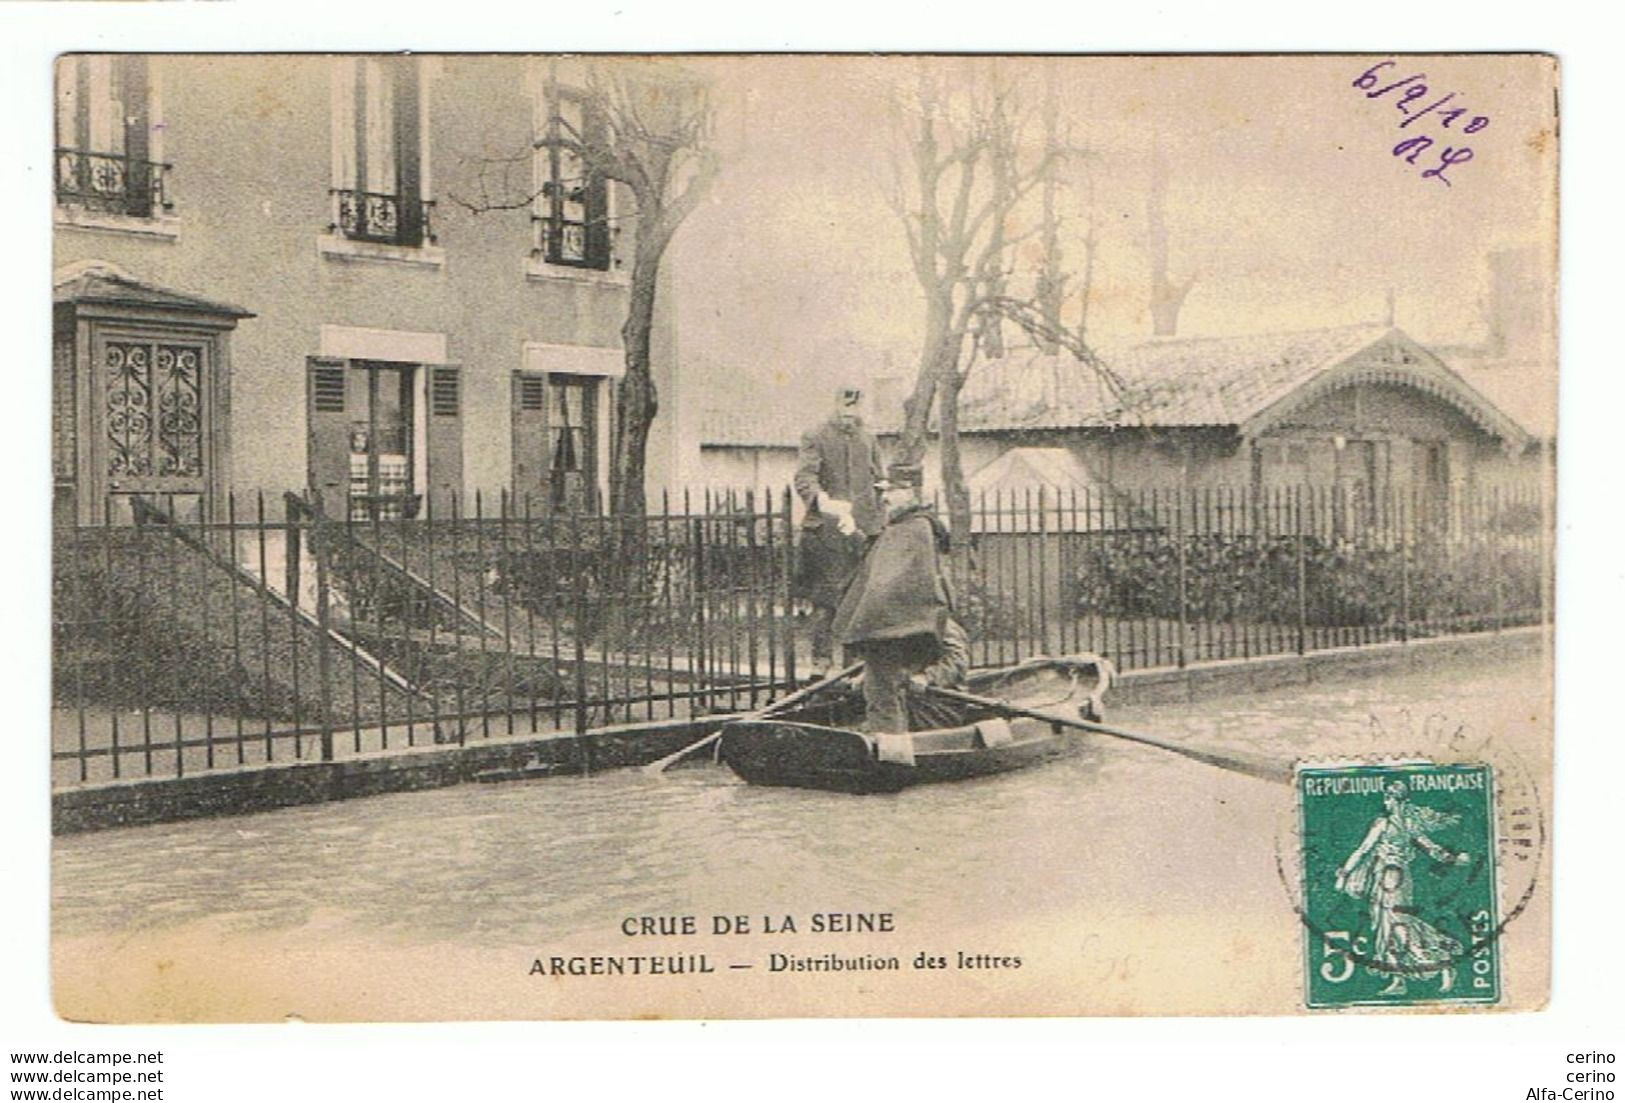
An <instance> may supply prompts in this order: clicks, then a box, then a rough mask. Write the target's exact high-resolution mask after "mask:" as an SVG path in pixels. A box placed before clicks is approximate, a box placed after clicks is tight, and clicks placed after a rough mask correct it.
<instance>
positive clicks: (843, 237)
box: [673, 54, 1556, 408]
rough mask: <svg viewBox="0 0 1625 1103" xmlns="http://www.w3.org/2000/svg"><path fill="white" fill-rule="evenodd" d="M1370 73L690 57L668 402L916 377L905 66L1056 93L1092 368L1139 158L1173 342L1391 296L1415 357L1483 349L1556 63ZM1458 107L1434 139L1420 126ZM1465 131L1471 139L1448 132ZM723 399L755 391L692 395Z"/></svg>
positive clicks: (1470, 61) (1550, 148) (1132, 220)
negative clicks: (1076, 154)
mask: <svg viewBox="0 0 1625 1103" xmlns="http://www.w3.org/2000/svg"><path fill="white" fill-rule="evenodd" d="M1384 60H1387V58H1386V56H1385V55H1381V54H1376V55H1369V56H1364V55H1348V56H1338V57H1320V58H1301V57H1300V58H1279V57H1276V58H1268V57H1203V58H1192V57H1185V58H1174V57H1150V58H1131V57H1110V58H1064V59H1036V58H1028V59H1003V60H1001V61H998V62H993V61H990V60H988V59H968V58H939V59H932V60H924V61H922V60H919V59H912V58H866V57H842V58H829V57H826V58H795V57H771V56H768V57H754V58H749V57H747V58H695V59H690V60H689V62H688V64H691V65H692V66H694V67H695V68H697V69H699V70H700V71H702V72H704V73H705V74H706V75H707V77H709V78H710V79H711V80H712V81H713V88H714V98H715V102H716V104H717V111H718V131H717V140H718V148H719V150H720V152H721V155H722V159H723V169H722V173H721V175H720V177H719V178H718V180H717V181H716V184H715V185H714V188H713V190H712V192H711V194H710V198H709V202H707V203H706V204H705V205H704V206H703V207H702V208H701V209H700V210H699V211H697V212H696V213H695V214H694V215H693V216H691V218H690V220H689V223H688V224H687V225H685V226H684V228H683V229H682V231H681V232H680V234H679V236H678V238H677V239H676V241H675V242H674V245H673V264H674V270H675V271H676V273H678V278H677V280H676V282H675V287H676V288H677V289H679V290H680V292H681V294H680V298H679V299H678V300H677V317H678V324H679V347H680V349H681V355H682V362H683V371H684V376H685V380H686V386H687V387H689V388H690V393H691V394H692V393H695V391H696V388H695V385H696V384H701V382H702V381H704V385H701V386H699V387H698V388H697V390H698V392H700V393H703V394H704V396H705V397H704V399H703V401H704V402H705V403H706V404H707V405H709V406H726V405H729V404H730V403H733V404H736V406H735V408H749V406H750V405H751V404H753V403H756V402H758V401H760V400H761V399H762V398H763V397H764V394H766V395H769V396H771V397H772V398H774V399H786V400H794V399H799V398H801V397H807V398H808V399H809V400H810V399H811V397H812V396H814V395H822V394H823V392H824V391H825V390H827V389H828V384H829V382H830V381H831V380H832V379H833V377H835V376H836V375H855V376H858V377H860V378H863V377H868V378H871V379H872V378H873V377H874V376H876V375H880V374H886V373H897V374H902V375H904V376H906V377H912V375H913V372H914V365H915V363H916V362H917V358H918V355H919V348H920V338H921V331H922V317H923V310H924V307H923V298H922V294H921V291H920V288H919V286H918V284H917V282H916V281H915V278H914V276H913V274H912V270H911V268H910V266H909V262H908V255H907V252H906V246H905V243H904V237H903V232H902V228H901V222H900V221H899V219H898V217H897V216H896V215H895V214H894V213H893V211H892V209H891V208H890V207H889V206H888V205H887V203H886V195H887V191H888V182H889V180H891V179H892V176H891V173H892V172H893V168H892V165H893V159H894V158H896V157H897V156H898V155H899V152H900V151H901V153H902V156H903V157H905V158H906V147H903V146H902V145H901V142H902V139H901V138H900V137H899V133H898V130H897V128H896V123H895V120H896V119H897V118H898V115H897V112H898V110H899V105H903V108H902V109H904V110H906V109H907V104H908V101H909V96H910V93H911V91H912V90H913V89H914V88H915V87H917V85H916V83H915V82H916V81H917V80H918V79H919V74H920V72H921V70H922V68H923V69H925V70H927V71H928V72H929V74H930V75H931V76H932V77H933V78H935V79H940V80H944V81H947V82H948V83H949V84H950V85H952V86H954V87H957V88H959V89H961V90H963V89H965V88H971V87H975V86H977V84H978V82H982V83H985V82H986V81H987V80H988V78H989V73H990V72H991V71H992V70H994V69H995V68H997V70H998V72H999V74H1000V76H1001V79H1005V80H1012V81H1015V82H1016V83H1018V84H1023V85H1025V87H1026V102H1027V103H1028V104H1030V105H1031V107H1032V110H1033V113H1034V116H1035V119H1036V115H1037V110H1038V106H1039V104H1040V103H1041V101H1042V99H1043V92H1042V89H1043V87H1044V83H1045V81H1046V79H1047V80H1048V81H1049V82H1051V83H1052V84H1053V87H1054V88H1055V96H1056V102H1057V117H1058V122H1059V127H1060V129H1062V130H1063V132H1064V133H1066V134H1067V135H1069V139H1070V141H1069V144H1070V146H1072V147H1073V148H1075V149H1077V150H1079V151H1080V152H1081V154H1082V156H1083V157H1084V158H1086V160H1072V161H1069V163H1068V164H1067V165H1066V166H1065V167H1064V168H1063V169H1062V172H1061V184H1062V189H1063V191H1062V196H1061V199H1060V207H1061V210H1062V215H1063V219H1064V221H1063V226H1062V231H1061V233H1062V240H1061V246H1062V253H1063V263H1064V264H1066V265H1067V266H1069V267H1073V268H1074V270H1076V266H1078V265H1079V264H1080V263H1081V257H1082V249H1081V240H1082V233H1083V227H1084V225H1085V221H1086V216H1087V213H1088V205H1087V203H1086V201H1085V191H1084V187H1083V183H1084V179H1085V175H1084V174H1085V168H1084V166H1085V165H1087V171H1088V172H1091V173H1092V174H1093V177H1094V180H1095V197H1094V205H1093V211H1094V217H1095V219H1096V224H1097V232H1098V237H1099V246H1098V252H1097V259H1096V265H1095V283H1094V287H1093V293H1092V296H1091V300H1090V330H1091V334H1092V340H1093V341H1095V342H1096V343H1098V344H1099V345H1101V346H1102V347H1104V348H1107V349H1109V348H1110V347H1111V346H1112V345H1114V344H1122V343H1126V342H1132V341H1137V340H1140V339H1144V338H1146V337H1149V336H1150V333H1151V327H1150V315H1149V310H1148V300H1149V270H1150V259H1149V253H1148V250H1147V212H1146V201H1147V191H1148V185H1149V181H1150V179H1151V175H1152V169H1151V165H1152V158H1153V152H1154V151H1160V156H1161V157H1162V159H1163V161H1164V163H1165V164H1166V165H1167V203H1166V216H1165V217H1166V224H1167V227H1168V252H1169V271H1170V275H1171V276H1172V277H1174V278H1175V279H1183V278H1186V277H1189V276H1192V275H1194V276H1195V283H1194V285H1193V289H1192V290H1191V292H1190V294H1189V297H1188V298H1187V300H1186V302H1185V306H1184V309H1183V311H1182V313H1181V315H1180V320H1179V333H1180V334H1181V335H1189V336H1207V335H1218V334H1233V333H1252V332H1266V331H1273V330H1290V329H1301V328H1313V327H1320V326H1334V325H1342V324H1349V323H1361V322H1376V321H1380V320H1382V318H1383V316H1384V314H1385V302H1386V299H1387V296H1388V293H1389V291H1390V290H1392V292H1393V295H1394V300H1395V316H1396V321H1397V323H1398V324H1399V325H1400V326H1401V327H1402V328H1404V329H1405V330H1406V331H1407V332H1409V333H1410V334H1412V335H1413V336H1415V337H1417V338H1418V339H1420V340H1423V341H1424V342H1430V343H1447V344H1448V343H1463V342H1471V341H1475V340H1478V339H1480V338H1481V337H1482V336H1483V331H1484V322H1483V318H1482V315H1481V312H1480V304H1481V301H1482V299H1483V298H1484V297H1485V295H1486V293H1487V288H1488V284H1487V267H1486V257H1487V255H1488V253H1489V252H1490V251H1491V250H1493V249H1497V248H1504V247H1516V246H1531V245H1532V246H1537V247H1540V248H1542V249H1544V250H1546V251H1548V253H1550V251H1552V250H1554V249H1555V244H1554V242H1555V235H1556V222H1555V199H1554V198H1553V197H1554V195H1555V184H1556V180H1555V173H1556V168H1555V164H1556V153H1555V141H1554V140H1553V134H1552V111H1553V101H1552V94H1551V80H1552V77H1551V66H1552V64H1553V63H1551V62H1550V61H1549V59H1544V58H1539V57H1532V56H1521V57H1517V56H1499V57H1496V56H1482V55H1481V56H1477V57H1463V56H1457V57H1426V58H1416V57H1409V58H1398V59H1395V63H1394V64H1393V65H1389V66H1385V67H1382V68H1380V69H1378V70H1377V72H1376V74H1375V76H1376V77H1377V78H1380V80H1381V83H1375V84H1374V83H1372V82H1371V81H1367V82H1366V83H1367V87H1366V88H1361V87H1356V86H1355V81H1356V80H1357V79H1358V78H1360V77H1361V75H1362V73H1363V72H1364V71H1365V70H1367V69H1368V68H1370V67H1371V66H1373V65H1376V64H1378V63H1380V62H1382V61H1384ZM1046 67H1047V68H1048V71H1049V75H1048V77H1046V76H1045V69H1046ZM1415 74H1421V76H1422V78H1423V79H1421V80H1420V81H1417V82H1413V84H1408V85H1405V86H1403V87H1401V88H1399V89H1396V90H1394V91H1392V92H1389V93H1386V94H1385V95H1382V96H1380V97H1377V98H1371V97H1368V96H1367V95H1366V92H1367V91H1368V90H1370V91H1376V90H1377V89H1380V88H1382V87H1384V86H1386V85H1388V84H1391V83H1394V82H1395V81H1398V80H1402V79H1404V78H1405V77H1408V76H1412V75H1415ZM1415 84H1422V85H1425V86H1427V89H1428V93H1429V94H1427V95H1426V96H1422V97H1419V98H1417V99H1416V100H1414V101H1413V102H1411V103H1410V104H1408V105H1407V106H1408V107H1409V108H1410V109H1411V110H1413V111H1414V110H1416V109H1418V108H1421V107H1424V106H1426V105H1427V104H1429V103H1433V102H1434V101H1436V100H1438V99H1440V98H1441V97H1444V96H1446V95H1448V94H1450V93H1454V96H1453V98H1451V99H1450V100H1447V101H1446V103H1445V104H1444V105H1443V106H1442V107H1440V108H1438V109H1436V110H1435V111H1434V112H1433V113H1431V114H1430V115H1424V116H1421V117H1419V118H1417V119H1415V120H1414V121H1412V122H1411V123H1409V125H1407V126H1405V127H1401V126H1400V125H1399V124H1400V123H1401V122H1403V121H1404V120H1406V119H1407V115H1406V114H1404V113H1403V112H1402V111H1401V110H1399V109H1398V108H1397V107H1396V106H1395V104H1396V101H1397V100H1398V99H1399V97H1400V96H1401V95H1403V94H1404V93H1405V92H1406V91H1407V90H1409V89H1410V88H1412V87H1414V85H1415ZM1457 106H1460V107H1464V108H1465V109H1466V110H1465V113H1464V114H1462V115H1460V116H1457V117H1456V118H1454V119H1453V120H1452V122H1451V127H1452V129H1453V130H1455V131H1456V132H1458V133H1457V136H1455V137H1451V134H1452V129H1445V128H1443V127H1441V126H1440V125H1439V122H1438V120H1440V119H1441V118H1442V117H1443V116H1442V112H1443V111H1446V110H1449V109H1450V108H1452V107H1457ZM1474 116H1482V117H1483V118H1485V119H1487V120H1488V122H1487V123H1485V124H1483V125H1482V126H1481V128H1480V129H1478V131H1477V133H1475V134H1473V135H1461V134H1459V130H1460V128H1461V127H1463V126H1465V125H1467V124H1468V123H1469V122H1471V121H1472V119H1473V117H1474ZM1031 132H1032V133H1033V134H1034V135H1035V136H1036V135H1039V134H1040V133H1041V130H1040V128H1039V126H1038V124H1037V122H1036V121H1035V122H1034V123H1033V124H1032V131H1031ZM1419 135H1425V136H1428V137H1433V138H1434V139H1436V141H1435V145H1434V146H1433V148H1432V149H1431V150H1423V151H1422V152H1421V153H1420V154H1419V155H1418V158H1417V163H1416V164H1415V165H1410V164H1407V163H1406V162H1405V160H1404V158H1403V157H1396V156H1394V155H1393V153H1392V149H1393V147H1394V146H1395V145H1396V144H1397V143H1399V142H1401V141H1404V140H1406V139H1408V138H1413V137H1416V136H1419ZM1447 145H1450V146H1460V145H1468V146H1469V147H1470V148H1471V149H1472V150H1473V156H1472V159H1471V160H1470V161H1465V162H1461V163H1457V164H1455V165H1452V166H1450V167H1449V168H1448V170H1447V172H1446V176H1447V177H1448V178H1449V179H1450V181H1451V182H1450V184H1449V185H1446V184H1444V183H1443V182H1442V181H1440V180H1438V179H1429V178H1424V177H1423V176H1422V175H1421V173H1422V172H1423V170H1424V169H1426V168H1428V167H1430V166H1432V165H1434V164H1437V162H1436V161H1434V160H1430V159H1429V158H1431V157H1432V156H1433V154H1434V153H1436V152H1437V151H1440V150H1442V149H1443V148H1444V147H1445V146H1447ZM1077 309H1078V308H1077V304H1076V302H1072V303H1069V304H1068V305H1067V306H1066V308H1065V317H1066V319H1067V320H1069V321H1070V320H1073V319H1075V318H1076V316H1077ZM735 379H749V380H751V381H752V382H751V383H749V384H747V385H743V386H737V387H717V386H712V385H709V384H711V383H715V382H725V381H728V380H735ZM767 384H771V385H772V387H773V388H775V389H773V390H770V391H766V392H764V391H763V389H762V387H763V386H764V385H767ZM819 401H820V402H821V401H822V400H821V399H819Z"/></svg>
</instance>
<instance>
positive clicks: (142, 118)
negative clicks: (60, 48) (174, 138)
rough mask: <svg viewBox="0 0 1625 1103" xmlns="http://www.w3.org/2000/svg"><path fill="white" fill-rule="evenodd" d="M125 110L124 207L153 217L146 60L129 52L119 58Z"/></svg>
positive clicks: (133, 212)
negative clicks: (127, 161) (126, 163)
mask: <svg viewBox="0 0 1625 1103" xmlns="http://www.w3.org/2000/svg"><path fill="white" fill-rule="evenodd" d="M118 65H119V69H120V74H121V76H122V77H123V80H122V81H121V84H122V89H121V94H120V99H121V100H122V102H123V110H124V120H123V121H124V152H125V154H126V155H127V156H128V157H129V159H130V162H129V168H128V170H127V175H126V177H125V184H124V189H125V196H124V199H125V204H126V206H125V210H126V211H128V212H129V214H130V216H131V217H132V218H151V217H152V186H153V179H152V167H151V165H150V164H148V162H149V161H150V160H151V157H150V154H149V152H148V150H149V149H150V140H151V135H150V133H149V132H148V128H147V59H146V58H145V57H143V56H141V55H140V54H130V55H128V56H124V57H120V58H119V59H118Z"/></svg>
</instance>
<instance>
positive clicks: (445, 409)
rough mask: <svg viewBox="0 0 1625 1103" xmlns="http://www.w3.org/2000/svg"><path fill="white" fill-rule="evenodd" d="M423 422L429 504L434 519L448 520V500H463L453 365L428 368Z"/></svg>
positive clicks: (459, 380) (458, 392)
mask: <svg viewBox="0 0 1625 1103" xmlns="http://www.w3.org/2000/svg"><path fill="white" fill-rule="evenodd" d="M424 370H426V371H427V372H428V373H429V378H428V397H429V416H428V418H427V422H428V428H427V437H428V439H427V441H426V442H425V444H426V447H427V449H428V480H429V486H428V493H429V503H430V505H431V507H432V508H433V510H434V513H435V516H437V517H449V516H451V507H452V496H453V495H456V496H457V501H458V508H459V509H460V510H463V511H464V512H467V510H466V509H464V507H463V505H462V497H463V375H462V370H461V369H460V368H459V367H458V366H457V365H455V364H429V365H427V366H426V367H425V369H424Z"/></svg>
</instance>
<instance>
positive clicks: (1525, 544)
mask: <svg viewBox="0 0 1625 1103" xmlns="http://www.w3.org/2000/svg"><path fill="white" fill-rule="evenodd" d="M1547 501H1548V499H1547V497H1546V495H1545V494H1543V492H1542V490H1541V488H1539V487H1537V486H1528V485H1525V486H1516V487H1492V488H1486V489H1482V490H1476V491H1466V490H1462V491H1458V492H1457V493H1455V494H1452V495H1450V496H1449V497H1448V498H1441V497H1437V496H1430V495H1425V494H1422V493H1420V492H1418V493H1410V492H1406V491H1394V492H1391V493H1388V494H1383V495H1369V494H1359V493H1352V492H1350V491H1348V490H1347V489H1345V488H1342V487H1308V486H1304V487H1279V488H1271V489H1264V490H1257V491H1255V490H1252V489H1250V488H1232V487H1209V488H1197V489H1190V490H1176V491H1165V490H1147V491H1144V492H1139V493H1133V494H1121V493H1113V492H1108V491H1096V490H1089V491H1085V492H1078V493H1072V492H1068V493H1066V494H1057V493H1055V492H1052V491H1051V492H1046V491H1041V490H1035V491H1031V492H1022V493H1018V494H1008V493H1006V494H995V495H991V496H988V497H985V498H982V499H979V500H978V501H976V502H975V503H973V507H972V510H971V539H970V544H971V548H970V553H969V555H968V556H966V557H964V558H963V560H962V563H961V570H960V588H961V590H962V593H961V595H960V600H959V605H960V607H961V609H962V611H963V614H964V616H965V618H966V620H967V621H968V622H969V623H968V624H967V627H968V628H969V629H970V632H971V636H972V639H973V641H974V645H973V654H974V656H975V658H976V659H977V661H978V662H980V663H982V664H984V665H997V664H1001V663H1005V662H1014V661H1017V660H1020V659H1022V658H1024V657H1027V656H1029V655H1033V654H1040V653H1054V652H1057V651H1059V652H1071V651H1094V652H1098V653H1100V654H1104V655H1107V656H1110V657H1111V658H1112V659H1113V660H1114V661H1115V662H1116V664H1117V666H1118V668H1119V669H1120V670H1134V669H1140V668H1146V667H1164V666H1171V667H1178V666H1185V665H1187V664H1189V663H1194V662H1205V661H1210V660H1218V659H1245V658H1250V657H1253V656H1263V655H1277V654H1290V653H1298V654H1303V653H1305V652H1309V651H1318V650H1324V649H1327V648H1333V647H1347V646H1360V645H1365V644H1373V643H1383V642H1390V641H1403V640H1407V639H1413V638H1418V637H1423V636H1434V635H1442V634H1449V633H1456V632H1478V631H1492V630H1498V629H1501V628H1505V627H1511V626H1516V625H1526V624H1536V623H1542V622H1544V621H1545V620H1546V619H1548V618H1549V616H1550V608H1551V554H1550V552H1551V531H1552V530H1551V517H1550V514H1549V512H1548V505H1547Z"/></svg>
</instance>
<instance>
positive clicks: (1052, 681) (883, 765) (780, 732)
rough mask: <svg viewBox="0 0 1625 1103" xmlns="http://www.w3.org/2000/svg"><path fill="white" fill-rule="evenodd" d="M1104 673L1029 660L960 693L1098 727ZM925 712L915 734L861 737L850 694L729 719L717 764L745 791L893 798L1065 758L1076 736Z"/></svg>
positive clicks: (1083, 664)
mask: <svg viewBox="0 0 1625 1103" xmlns="http://www.w3.org/2000/svg"><path fill="white" fill-rule="evenodd" d="M1110 680H1111V664H1110V663H1109V662H1107V661H1106V660H1104V659H1101V658H1099V657H1098V656H1095V655H1075V656H1067V657H1063V658H1041V659H1032V660H1029V661H1027V662H1024V663H1021V664H1020V665H1018V666H1012V667H1005V668H1001V669H997V670H988V671H980V672H978V673H976V674H973V675H972V676H971V678H970V682H969V686H968V688H969V690H970V691H971V692H972V693H974V694H977V695H979V696H983V697H992V698H998V699H1000V700H1002V701H1005V702H1008V703H1009V704H1013V705H1021V706H1024V707H1027V708H1034V709H1044V710H1046V711H1049V712H1058V713H1068V712H1071V713H1072V714H1074V715H1077V716H1078V717H1079V718H1080V719H1086V720H1095V721H1098V720H1099V719H1101V717H1100V699H1101V695H1102V694H1103V693H1104V692H1105V690H1106V687H1107V686H1108V685H1109V684H1110ZM915 704H920V705H923V706H924V707H923V708H921V709H919V711H921V712H926V713H927V714H928V718H917V719H916V720H915V726H916V727H921V726H922V722H923V724H924V725H926V726H924V727H923V730H918V731H910V732H899V733H895V734H893V733H882V734H871V733H868V732H864V731H860V730H858V726H859V725H860V724H861V723H862V720H863V698H862V695H861V694H859V693H856V692H848V693H846V694H843V695H840V696H834V697H831V696H829V695H826V697H825V698H821V699H818V700H814V701H812V702H809V703H808V704H806V705H803V706H801V707H799V708H796V709H794V710H791V711H788V712H785V713H783V714H781V715H778V716H775V717H774V718H772V719H770V720H749V719H747V720H736V721H733V722H731V723H728V724H726V725H724V726H723V728H722V739H721V743H720V746H719V749H718V752H717V753H718V757H719V758H721V760H722V761H723V762H726V763H727V764H728V766H729V768H730V769H732V770H733V772H734V773H736V774H738V775H739V776H740V777H741V778H743V779H744V780H745V781H747V782H749V783H751V784H752V785H778V786H791V787H795V788H800V789H827V790H831V791H834V792H840V793H895V792H897V791H899V790H901V789H906V788H908V787H909V786H911V785H921V784H926V783H930V782H937V781H959V780H962V779H965V778H973V777H983V776H985V775H988V774H1001V773H1005V772H1006V771H1009V770H1019V769H1021V768H1023V767H1026V766H1032V765H1035V764H1037V763H1040V762H1045V761H1048V760H1050V759H1052V758H1056V757H1058V756H1061V755H1065V754H1068V753H1071V752H1072V751H1074V750H1075V749H1076V748H1077V747H1078V746H1080V745H1081V743H1082V741H1083V737H1082V736H1081V735H1080V734H1079V733H1078V732H1076V731H1071V730H1068V729H1065V728H1062V727H1061V726H1060V725H1058V724H1049V723H1045V722H1043V721H1041V720H1033V719H1027V718H1015V719H1006V717H1005V715H1004V714H1002V713H1000V712H999V711H997V710H995V709H993V708H987V707H977V706H969V705H957V704H945V703H943V702H940V701H937V700H934V699H933V700H930V701H928V702H911V713H912V712H914V711H915V709H914V708H913V707H912V706H914V705H915Z"/></svg>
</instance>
